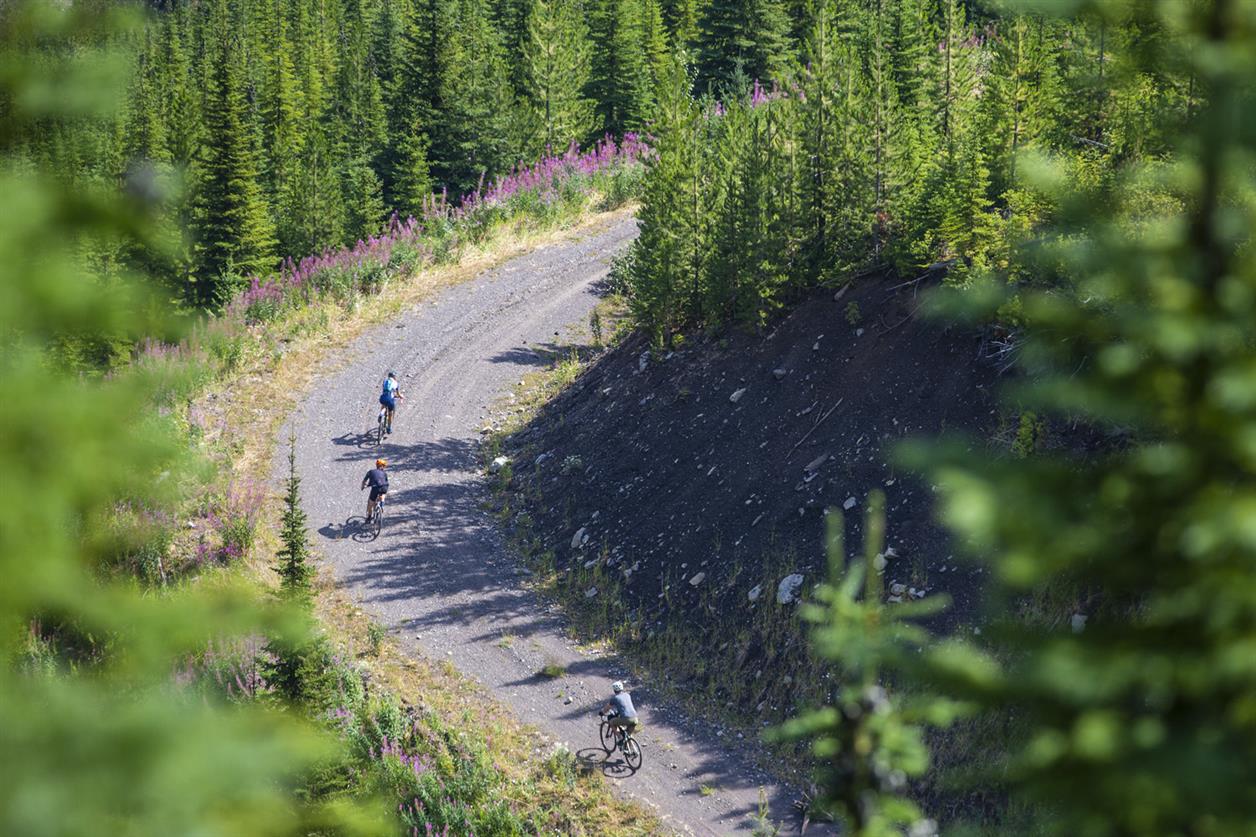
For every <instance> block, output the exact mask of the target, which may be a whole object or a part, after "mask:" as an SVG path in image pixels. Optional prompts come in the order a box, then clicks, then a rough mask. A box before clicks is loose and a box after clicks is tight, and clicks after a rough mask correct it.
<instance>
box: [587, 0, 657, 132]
mask: <svg viewBox="0 0 1256 837" xmlns="http://www.w3.org/2000/svg"><path fill="white" fill-rule="evenodd" d="M644 11H645V6H644V5H643V0H590V8H589V13H588V16H589V30H590V40H591V41H592V44H593V53H592V58H591V63H590V75H589V86H588V95H589V98H591V99H592V100H593V101H594V102H595V103H596V111H597V117H598V122H600V125H599V128H600V130H601V131H604V132H606V133H609V134H613V135H616V136H618V135H621V134H623V133H624V132H625V131H635V130H640V129H641V128H643V127H644V126H645V124H646V123H647V121H648V120H649V118H650V114H651V109H652V104H653V87H654V84H653V76H652V71H651V67H650V64H649V61H650V56H651V53H650V52H647V48H646V47H647V45H646V34H647V31H646V21H645V18H644ZM654 48H656V45H652V46H650V49H654Z"/></svg>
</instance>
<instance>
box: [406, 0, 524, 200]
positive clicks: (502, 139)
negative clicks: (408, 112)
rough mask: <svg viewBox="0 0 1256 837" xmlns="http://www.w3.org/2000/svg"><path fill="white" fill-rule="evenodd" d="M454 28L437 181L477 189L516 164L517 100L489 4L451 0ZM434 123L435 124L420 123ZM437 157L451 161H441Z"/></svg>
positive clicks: (445, 61) (444, 71) (443, 84)
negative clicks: (513, 126)
mask: <svg viewBox="0 0 1256 837" xmlns="http://www.w3.org/2000/svg"><path fill="white" fill-rule="evenodd" d="M452 4H453V10H452V11H453V14H452V28H451V31H450V34H449V37H448V39H447V40H446V42H445V43H444V44H442V52H443V57H442V58H441V60H440V69H441V74H440V91H441V93H440V96H441V105H442V108H443V110H442V112H441V114H440V116H441V121H440V122H439V123H435V124H440V125H441V127H442V130H441V131H440V132H439V133H440V135H441V136H443V137H447V138H448V139H447V141H441V142H435V141H434V142H433V144H432V147H431V149H430V152H429V153H430V154H431V155H432V156H431V158H430V161H431V166H432V171H433V173H434V174H435V175H436V177H437V179H438V180H439V181H441V182H442V183H445V184H447V185H448V186H449V187H450V188H452V189H454V190H456V191H459V192H469V191H471V190H473V189H476V188H477V187H478V186H479V185H480V184H481V183H482V182H484V181H485V179H487V178H489V177H491V176H493V175H495V174H497V173H499V172H502V171H504V170H505V169H506V168H507V167H508V166H509V165H510V164H511V162H512V154H511V151H512V149H511V142H510V139H511V114H512V112H513V110H514V99H513V94H512V92H511V88H510V81H509V78H508V76H507V69H506V61H505V56H504V53H503V50H502V46H501V40H500V38H499V36H498V34H497V31H496V30H495V29H494V28H493V23H492V20H491V16H490V15H489V13H488V6H487V2H486V0H452ZM420 124H433V123H422V122H421V123H420ZM438 153H443V154H445V155H447V156H444V157H438V156H437V154H438Z"/></svg>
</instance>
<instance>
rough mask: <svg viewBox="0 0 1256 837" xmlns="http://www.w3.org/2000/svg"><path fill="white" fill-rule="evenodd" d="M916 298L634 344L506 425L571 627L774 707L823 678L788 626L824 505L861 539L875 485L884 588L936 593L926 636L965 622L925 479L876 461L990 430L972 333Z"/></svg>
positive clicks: (526, 514) (815, 305)
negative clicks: (884, 512) (909, 445)
mask: <svg viewBox="0 0 1256 837" xmlns="http://www.w3.org/2000/svg"><path fill="white" fill-rule="evenodd" d="M919 303H920V295H919V285H908V286H902V287H898V288H892V287H890V283H888V282H873V281H869V282H865V283H862V284H859V285H856V286H853V287H851V288H849V289H848V290H846V291H845V292H841V293H840V294H839V295H838V297H837V298H836V299H835V298H834V294H833V292H832V291H829V292H826V293H824V294H823V295H817V296H815V297H813V298H811V299H809V300H807V301H805V302H804V303H803V304H801V305H799V306H798V307H797V308H796V309H795V311H794V312H793V313H792V314H790V315H789V316H788V317H786V318H784V319H783V320H782V321H780V322H779V323H777V324H776V325H775V327H774V328H772V329H771V330H770V332H769V333H767V335H766V336H762V335H750V334H744V333H732V334H729V335H727V336H725V337H723V338H719V339H703V340H694V341H690V342H689V343H685V344H683V347H682V348H680V349H677V350H676V351H672V352H667V353H663V354H660V353H651V352H650V351H649V350H648V346H647V345H646V343H645V342H644V340H643V338H641V337H639V336H637V337H632V338H629V339H628V340H626V341H624V342H623V343H622V344H621V345H619V346H618V347H617V348H615V349H614V350H612V351H609V352H606V353H605V354H603V355H601V356H600V357H599V358H598V359H597V360H596V361H595V362H594V363H593V364H592V365H591V367H590V368H589V369H587V370H586V371H585V372H584V374H582V375H581V376H580V377H579V379H578V380H577V381H576V382H575V383H574V384H573V385H572V386H570V387H569V388H568V389H566V390H565V391H564V392H563V393H562V394H561V395H559V396H558V397H557V398H556V399H555V400H553V401H551V402H550V403H549V404H548V405H546V406H545V407H544V408H543V409H542V410H541V411H540V412H539V413H538V415H537V416H536V417H535V418H534V419H533V420H532V421H531V422H530V423H529V424H528V425H527V426H525V427H524V428H522V429H521V430H520V431H518V432H517V433H515V434H513V435H512V436H511V437H510V438H509V439H508V440H507V441H506V453H507V454H508V455H510V456H511V458H512V459H513V477H512V480H513V482H512V497H513V498H514V499H513V502H514V503H515V521H516V523H517V524H518V523H522V526H521V527H520V528H521V529H523V530H526V531H524V532H523V533H522V534H523V538H522V540H524V541H525V542H526V543H528V544H529V545H530V548H531V550H532V551H533V553H534V555H535V556H537V558H538V560H539V562H540V563H541V564H542V565H543V566H546V567H547V568H552V569H553V570H554V573H555V574H554V578H555V579H556V585H557V587H558V589H559V590H560V591H565V592H566V598H567V600H568V602H569V604H570V605H571V608H572V610H574V611H575V613H576V615H577V619H578V621H579V622H581V624H582V626H583V627H584V628H585V629H586V630H592V631H595V632H600V633H602V634H603V635H609V636H611V637H613V638H615V639H617V640H619V641H620V642H621V644H625V645H627V646H629V647H631V648H633V649H634V650H636V651H637V652H638V654H637V656H638V657H639V660H640V661H641V662H643V663H644V664H645V665H646V666H647V668H651V669H653V670H654V671H655V672H656V673H657V674H659V676H664V673H665V672H668V673H670V672H681V673H682V674H681V676H680V677H678V678H675V679H674V680H673V684H674V685H678V686H680V687H681V691H693V690H699V689H700V690H701V694H702V695H703V697H702V699H703V700H710V699H715V700H716V701H717V702H719V703H720V704H722V705H726V706H727V707H728V708H729V709H730V710H731V711H732V713H733V714H742V715H743V716H744V715H745V713H747V712H750V713H752V714H753V715H754V721H755V722H756V723H765V722H766V721H767V720H769V719H773V718H775V717H779V716H780V715H783V714H788V712H789V711H790V710H791V709H792V708H793V707H794V706H795V705H797V704H803V703H805V702H807V701H809V700H811V699H812V698H814V697H816V696H818V695H819V694H820V692H821V691H822V690H823V688H824V683H823V682H822V681H823V677H822V676H821V675H820V674H819V668H820V667H819V666H818V665H817V663H816V661H815V660H813V659H811V658H810V657H809V651H808V650H807V649H806V644H805V643H804V642H802V641H801V638H800V636H799V631H798V628H797V624H796V620H795V619H794V618H793V615H794V613H795V612H796V609H797V599H798V598H799V597H802V598H805V597H806V596H808V595H809V594H810V592H811V591H812V589H813V587H814V585H815V584H817V583H818V582H820V581H821V580H823V577H824V574H825V566H826V557H825V555H824V550H823V546H822V532H823V528H824V523H823V513H824V510H825V509H827V508H837V509H845V511H846V535H847V544H848V546H849V548H851V549H854V548H857V547H858V545H859V544H860V543H861V541H862V535H861V529H862V515H863V511H864V508H865V504H866V498H867V496H868V493H869V492H870V491H871V490H873V489H877V488H879V489H882V490H883V491H884V492H885V493H886V495H887V501H888V502H887V508H888V520H887V524H888V544H889V545H890V547H891V551H889V552H888V555H889V562H888V566H887V569H886V582H887V588H888V589H889V591H890V592H888V593H887V595H891V596H897V597H900V598H903V599H906V598H910V597H912V596H917V597H923V596H932V595H937V594H939V593H946V594H948V595H950V596H951V597H952V598H953V599H954V600H955V604H954V606H953V607H952V609H951V610H950V611H949V613H948V614H947V615H944V616H943V617H940V619H939V621H938V622H937V623H935V625H934V627H935V628H937V629H940V630H951V629H954V628H955V627H956V626H957V625H959V624H962V623H963V622H964V620H965V618H966V616H967V615H968V614H970V613H971V612H972V610H973V604H974V601H973V600H974V598H975V595H976V590H977V589H978V586H979V581H980V577H979V576H977V575H975V574H974V570H972V569H971V568H969V567H967V566H960V565H957V564H956V562H955V560H954V559H953V557H952V550H951V547H950V544H949V542H948V539H947V537H946V535H945V534H944V533H943V532H942V531H941V530H940V528H939V527H938V526H937V525H936V523H934V521H933V515H934V509H933V503H932V501H931V487H930V486H929V485H927V484H925V483H923V482H922V481H921V480H920V479H918V478H916V477H913V476H912V475H909V474H906V473H902V472H901V471H900V470H898V469H896V468H895V467H894V465H893V464H892V459H891V454H892V451H893V448H894V445H895V443H896V442H898V441H900V440H902V439H905V438H908V437H912V436H935V435H937V434H939V433H942V432H945V431H967V432H970V433H972V434H974V435H976V436H978V437H985V438H989V437H991V436H993V435H995V434H996V433H997V432H999V428H1000V418H999V414H998V410H997V408H996V406H995V403H994V392H993V389H994V384H995V380H996V371H995V370H994V369H993V368H991V366H990V365H989V364H988V363H985V362H982V361H981V360H980V359H979V348H980V340H979V337H978V336H977V335H975V334H973V333H971V332H964V331H960V330H958V329H947V328H945V327H943V326H942V325H940V324H938V323H934V322H929V321H925V320H924V319H923V318H921V317H918V316H917V310H918V307H919ZM799 577H801V578H799ZM599 623H600V624H599ZM667 676H670V674H669V675H667Z"/></svg>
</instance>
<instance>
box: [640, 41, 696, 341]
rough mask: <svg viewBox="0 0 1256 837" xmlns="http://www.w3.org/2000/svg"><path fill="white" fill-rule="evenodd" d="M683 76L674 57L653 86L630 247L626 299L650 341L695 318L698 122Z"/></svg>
mask: <svg viewBox="0 0 1256 837" xmlns="http://www.w3.org/2000/svg"><path fill="white" fill-rule="evenodd" d="M690 84H691V82H690V79H689V77H688V75H687V74H686V73H685V68H684V65H683V64H682V63H681V60H680V58H679V56H677V57H675V58H674V59H673V60H672V62H671V64H670V65H669V66H668V68H667V72H666V74H665V75H664V77H663V79H662V83H661V85H660V87H659V110H658V119H657V122H656V124H655V129H654V137H655V143H654V152H655V153H654V156H653V158H652V159H651V160H650V162H649V164H648V175H647V178H646V186H645V192H644V194H643V195H642V199H641V210H640V211H639V212H638V214H637V222H638V225H639V226H640V228H641V234H640V236H639V237H638V238H637V240H636V241H635V242H634V243H633V247H632V271H631V277H630V285H631V290H632V295H631V298H630V301H631V304H632V308H633V312H634V314H635V315H636V316H637V318H638V320H639V321H640V322H642V323H644V324H646V325H647V327H648V328H649V329H650V331H651V333H652V336H653V338H654V340H655V342H656V343H659V344H668V343H670V342H671V339H672V335H673V333H674V332H675V330H676V328H677V327H679V326H681V325H682V324H683V323H685V322H687V321H700V320H701V318H702V270H703V264H702V263H703V258H704V254H705V251H706V243H707V239H706V229H707V213H708V211H709V209H708V207H707V196H706V195H705V194H704V193H703V177H702V175H703V169H704V166H703V162H704V161H703V159H702V151H703V149H704V148H705V147H706V144H705V142H704V138H705V137H704V126H703V117H702V115H701V113H700V111H699V109H698V106H697V103H696V102H694V101H693V98H692V97H691V96H690V95H689V89H690Z"/></svg>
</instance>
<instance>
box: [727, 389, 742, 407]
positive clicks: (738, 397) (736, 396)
mask: <svg viewBox="0 0 1256 837" xmlns="http://www.w3.org/2000/svg"><path fill="white" fill-rule="evenodd" d="M745 394H746V388H745V387H742V388H741V389H739V390H737V391H736V392H734V393H733V394H732V395H730V396H728V400H729V401H731V402H733V403H734V404H736V403H737V402H738V401H740V400H741V397H742V396H743V395H745Z"/></svg>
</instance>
